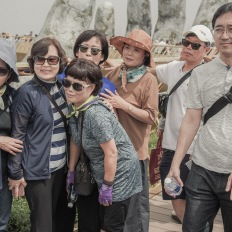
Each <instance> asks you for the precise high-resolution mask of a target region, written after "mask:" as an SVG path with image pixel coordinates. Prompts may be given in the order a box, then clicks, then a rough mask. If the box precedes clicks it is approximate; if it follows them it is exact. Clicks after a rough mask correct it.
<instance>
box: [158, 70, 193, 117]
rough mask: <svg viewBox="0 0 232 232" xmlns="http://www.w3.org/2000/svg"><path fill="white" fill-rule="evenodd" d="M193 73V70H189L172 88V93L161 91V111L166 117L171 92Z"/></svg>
mask: <svg viewBox="0 0 232 232" xmlns="http://www.w3.org/2000/svg"><path fill="white" fill-rule="evenodd" d="M191 73H192V70H190V71H189V72H187V73H186V74H185V75H184V76H183V77H182V78H181V79H180V80H179V81H178V82H177V83H176V84H175V85H174V87H173V88H172V89H171V91H170V93H167V92H162V93H159V112H160V114H161V115H162V117H163V118H166V114H167V106H168V100H169V97H170V96H171V94H172V93H173V92H174V91H176V90H177V88H178V87H179V86H180V85H181V84H182V83H183V82H184V81H185V80H187V78H188V77H190V75H191Z"/></svg>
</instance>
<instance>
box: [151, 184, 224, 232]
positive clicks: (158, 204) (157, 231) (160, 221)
mask: <svg viewBox="0 0 232 232" xmlns="http://www.w3.org/2000/svg"><path fill="white" fill-rule="evenodd" d="M160 191H161V189H160V186H157V187H156V188H151V189H150V226H149V232H177V231H178V232H179V231H181V225H180V224H178V223H177V222H176V221H175V220H173V219H172V218H171V211H172V204H171V202H170V201H163V200H162V196H161V194H160V193H159V192H160ZM223 231H224V230H223V225H222V217H221V213H220V212H219V213H218V215H217V216H216V219H215V221H214V229H213V232H223Z"/></svg>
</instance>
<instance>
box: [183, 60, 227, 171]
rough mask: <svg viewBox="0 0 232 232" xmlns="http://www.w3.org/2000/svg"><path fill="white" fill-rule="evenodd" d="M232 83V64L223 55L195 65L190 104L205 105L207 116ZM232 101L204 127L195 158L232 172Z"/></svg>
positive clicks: (208, 167)
mask: <svg viewBox="0 0 232 232" xmlns="http://www.w3.org/2000/svg"><path fill="white" fill-rule="evenodd" d="M231 86H232V68H230V67H228V66H227V65H226V64H225V63H224V62H223V61H222V60H221V59H220V58H219V57H217V58H215V59H214V60H213V61H211V62H209V63H207V64H204V65H202V66H199V67H197V68H195V69H194V70H193V72H192V75H191V77H190V82H189V86H188V95H187V98H186V102H185V105H186V107H187V108H192V109H202V108H203V116H204V115H205V113H206V112H207V110H208V109H209V108H210V107H211V105H212V104H213V103H214V102H215V101H216V100H217V99H219V98H220V97H221V96H222V95H223V94H225V93H227V92H228V90H229V89H230V87H231ZM231 138H232V105H231V104H228V105H227V106H226V107H225V108H224V109H222V110H221V111H220V112H218V113H217V114H216V115H214V116H213V117H212V118H210V119H209V120H208V122H207V123H206V124H205V125H204V126H203V127H202V128H201V131H200V133H199V136H198V138H197V141H196V144H195V147H194V152H193V161H194V162H195V163H196V164H197V165H200V166H202V167H203V168H206V169H208V170H210V171H214V172H218V173H231V172H232V140H231Z"/></svg>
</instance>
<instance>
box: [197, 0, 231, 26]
mask: <svg viewBox="0 0 232 232" xmlns="http://www.w3.org/2000/svg"><path fill="white" fill-rule="evenodd" d="M228 2H229V1H228V0H211V1H208V0H202V2H201V5H200V7H199V9H198V12H197V15H196V18H195V20H194V23H193V26H194V25H198V24H203V25H205V26H206V27H208V28H209V29H212V19H213V15H214V13H215V12H216V10H217V9H218V8H219V7H220V6H222V5H223V4H225V3H228Z"/></svg>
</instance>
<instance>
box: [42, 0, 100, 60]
mask: <svg viewBox="0 0 232 232" xmlns="http://www.w3.org/2000/svg"><path fill="white" fill-rule="evenodd" d="M94 7H95V0H84V1H83V0H55V2H54V4H53V6H52V8H51V10H50V11H49V13H48V15H47V17H46V19H45V22H44V25H43V28H42V29H41V31H40V33H39V36H38V39H40V38H42V37H46V36H54V37H55V38H57V39H58V40H59V42H60V43H61V44H62V46H63V48H64V49H65V51H66V53H67V55H68V56H69V57H71V58H72V57H73V52H72V48H73V46H74V43H75V40H76V38H77V37H78V36H79V34H80V33H81V32H83V31H84V30H87V29H89V27H90V23H91V20H92V15H93V10H94Z"/></svg>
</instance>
